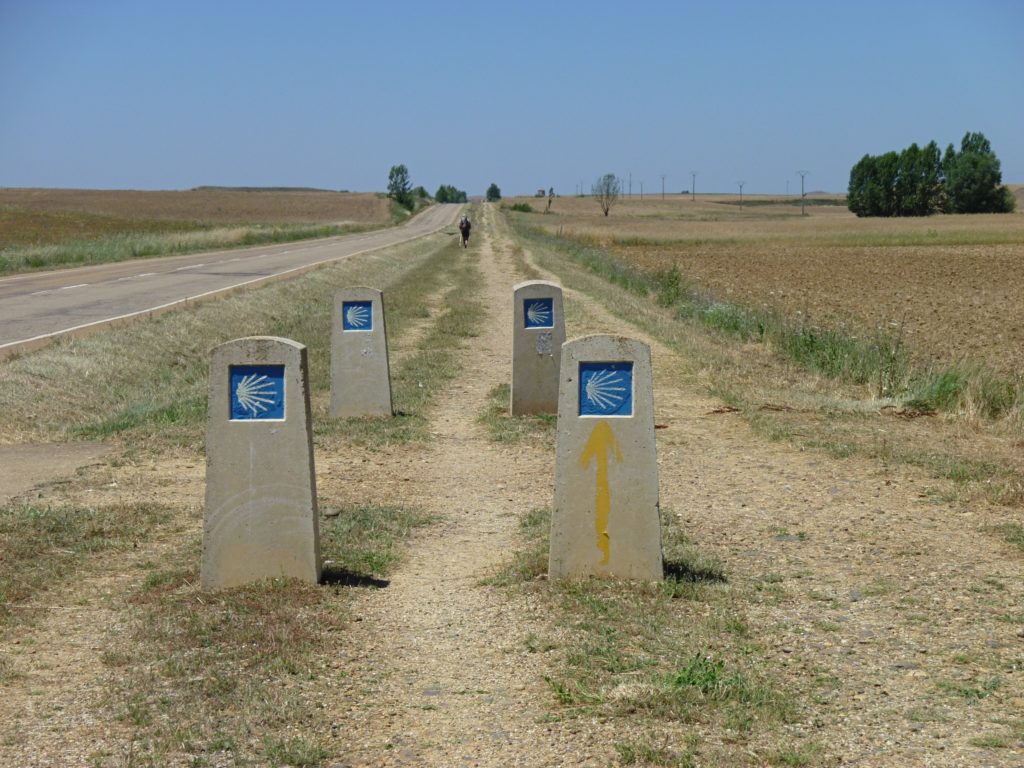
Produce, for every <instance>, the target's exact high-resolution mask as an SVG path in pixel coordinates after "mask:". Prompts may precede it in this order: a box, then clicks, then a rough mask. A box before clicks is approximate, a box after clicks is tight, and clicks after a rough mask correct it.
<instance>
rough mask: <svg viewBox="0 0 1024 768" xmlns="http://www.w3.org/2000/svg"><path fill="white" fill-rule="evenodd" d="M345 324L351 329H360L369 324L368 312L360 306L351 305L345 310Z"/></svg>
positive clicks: (367, 309)
mask: <svg viewBox="0 0 1024 768" xmlns="http://www.w3.org/2000/svg"><path fill="white" fill-rule="evenodd" d="M345 322H347V323H348V324H349V326H350V327H352V328H362V327H363V326H365V325H366V324H367V323H369V322H370V310H369V308H367V307H365V306H363V305H362V304H353V305H352V306H350V307H349V308H348V309H346V310H345Z"/></svg>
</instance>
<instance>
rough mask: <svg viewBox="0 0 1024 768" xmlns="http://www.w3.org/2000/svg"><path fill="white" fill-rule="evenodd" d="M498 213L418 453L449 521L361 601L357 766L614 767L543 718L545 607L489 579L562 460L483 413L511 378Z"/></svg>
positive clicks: (423, 492) (418, 481)
mask: <svg viewBox="0 0 1024 768" xmlns="http://www.w3.org/2000/svg"><path fill="white" fill-rule="evenodd" d="M492 216H493V214H491V215H488V216H487V218H486V219H485V220H484V221H483V222H481V224H482V226H481V225H478V226H477V227H476V228H475V229H474V234H478V238H477V243H476V244H475V245H474V248H476V249H477V250H478V253H479V266H480V269H481V271H482V272H483V275H484V290H483V297H482V299H483V304H484V306H485V307H486V308H487V317H486V319H485V320H484V321H483V322H482V323H481V325H480V335H479V336H478V337H476V338H475V339H473V341H472V344H471V345H470V346H469V347H468V348H467V349H466V350H464V357H463V361H462V362H463V365H464V367H465V370H464V372H463V375H461V376H460V378H459V380H458V382H457V383H456V385H455V386H454V387H453V388H452V389H451V390H450V391H449V392H448V393H446V395H445V396H443V397H442V399H441V400H442V402H441V403H440V404H439V405H438V406H437V408H436V410H435V411H434V413H433V414H432V415H431V423H432V430H433V433H434V440H433V441H432V443H431V444H430V445H429V446H428V447H424V448H422V449H421V451H422V453H421V454H420V455H419V456H414V457H411V458H408V459H407V462H408V464H407V465H406V467H405V469H404V471H403V472H400V474H402V475H403V476H409V477H410V478H411V480H413V481H415V488H414V494H413V495H412V496H410V497H409V501H410V502H412V501H415V503H416V504H417V506H420V507H422V508H424V509H426V510H428V511H429V512H430V513H431V514H433V515H435V516H436V517H437V518H438V520H439V523H438V524H436V525H434V526H432V527H431V528H430V530H429V532H428V533H427V534H424V535H421V536H420V537H418V538H417V539H416V540H414V541H413V542H412V543H411V545H410V547H409V555H408V558H407V559H406V561H405V562H404V563H403V565H402V566H401V567H400V569H399V570H398V572H397V573H395V574H394V575H393V578H392V579H391V583H390V586H388V587H387V588H386V589H383V590H374V591H369V592H367V593H366V594H365V595H364V596H363V598H362V599H361V600H359V601H358V602H357V604H356V605H355V606H354V608H353V612H354V614H355V615H356V617H357V618H358V620H357V621H356V622H355V623H354V625H353V626H352V628H351V631H350V634H349V643H347V645H348V647H349V648H350V649H351V656H350V657H349V658H348V659H347V660H345V662H344V664H343V665H344V666H345V667H347V668H348V669H349V672H350V673H351V674H352V678H351V680H350V684H349V685H348V688H347V690H346V692H345V694H344V696H343V697H342V701H339V702H337V704H336V706H337V707H338V709H337V711H336V712H335V713H334V714H333V715H332V720H335V721H339V722H341V723H343V729H344V731H345V733H346V735H345V741H346V747H345V751H346V754H347V758H346V760H343V761H342V762H341V763H340V765H352V766H400V765H418V766H423V765H431V766H463V765H465V766H556V765H606V764H607V760H608V753H609V747H608V745H607V744H603V745H600V746H594V745H593V740H592V739H590V738H588V737H587V736H586V734H585V733H574V732H573V731H580V730H585V729H583V728H582V727H581V724H580V723H574V724H573V725H572V729H571V730H570V729H568V728H567V727H566V726H565V725H564V724H559V723H546V722H544V719H545V718H544V715H545V714H546V713H547V712H548V711H549V706H548V702H550V700H551V699H550V697H551V693H550V690H549V689H548V687H547V685H546V684H545V683H544V681H543V669H541V668H540V667H539V665H540V664H541V663H542V660H541V659H539V658H538V657H537V656H536V655H531V654H528V653H526V641H527V634H528V631H529V630H528V627H529V626H530V625H531V623H533V625H536V623H537V622H538V621H539V620H540V617H538V616H537V615H536V610H535V607H534V606H531V605H529V604H528V603H526V602H519V601H517V600H516V599H513V600H512V601H511V602H510V601H509V599H508V596H507V594H506V593H505V592H504V591H502V592H494V591H493V590H492V589H491V588H490V587H488V586H486V585H483V584H482V583H481V580H482V579H484V578H486V577H487V576H488V575H490V574H492V573H494V571H496V570H497V569H498V567H500V566H501V565H502V564H503V563H505V562H506V561H507V560H508V559H509V557H510V555H511V553H512V551H513V550H514V549H515V548H516V547H517V545H518V540H517V534H516V531H517V527H518V520H519V517H520V516H521V515H522V514H523V513H525V512H527V511H529V510H530V509H533V508H535V507H539V506H546V505H548V504H550V501H551V494H552V488H553V483H554V476H553V467H552V462H551V457H550V456H549V455H547V452H546V451H543V450H539V449H535V448H531V447H529V446H525V447H522V446H520V447H517V448H515V449H509V448H503V447H500V446H497V445H495V444H494V443H492V442H491V441H490V440H489V439H488V438H487V436H486V435H485V434H484V432H483V428H482V427H481V426H480V425H478V424H477V423H476V417H477V416H478V414H480V413H481V412H482V411H483V410H484V408H485V403H486V399H487V394H488V392H489V391H490V390H491V389H492V388H493V387H494V386H496V385H497V384H500V383H502V382H507V381H509V379H510V376H511V341H512V339H511V331H512V329H511V286H512V285H513V284H514V283H515V282H517V281H518V280H519V279H521V278H519V277H518V276H517V275H516V274H515V273H514V271H513V265H512V259H511V257H510V255H509V247H508V243H507V242H504V241H501V240H496V239H495V238H493V237H489V236H486V235H485V232H493V231H494V227H493V226H492V224H493V222H492V221H490V219H491V218H492Z"/></svg>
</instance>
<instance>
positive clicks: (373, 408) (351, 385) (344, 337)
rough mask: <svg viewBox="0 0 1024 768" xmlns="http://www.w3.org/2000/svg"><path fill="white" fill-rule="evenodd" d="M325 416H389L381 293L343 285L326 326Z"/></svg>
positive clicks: (389, 391) (389, 388) (372, 289)
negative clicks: (328, 400)
mask: <svg viewBox="0 0 1024 768" xmlns="http://www.w3.org/2000/svg"><path fill="white" fill-rule="evenodd" d="M330 413H331V416H333V417H335V418H348V417H351V416H391V415H393V413H394V411H393V406H392V402H391V369H390V367H389V365H388V337H387V330H386V328H385V325H384V294H382V293H381V292H380V291H378V290H377V289H376V288H343V289H341V290H340V291H338V292H337V293H336V294H335V295H334V313H333V325H332V326H331V409H330Z"/></svg>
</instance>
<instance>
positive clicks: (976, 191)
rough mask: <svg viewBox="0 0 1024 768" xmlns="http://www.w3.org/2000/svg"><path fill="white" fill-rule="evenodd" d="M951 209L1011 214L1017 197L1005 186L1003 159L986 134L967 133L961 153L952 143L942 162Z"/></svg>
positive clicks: (953, 211) (955, 210)
mask: <svg viewBox="0 0 1024 768" xmlns="http://www.w3.org/2000/svg"><path fill="white" fill-rule="evenodd" d="M942 171H943V173H944V175H945V180H946V197H947V200H948V203H947V208H948V210H949V211H950V212H951V213H1008V212H1010V211H1012V210H1013V208H1014V199H1013V195H1012V194H1010V191H1009V190H1008V189H1007V188H1006V187H1004V186H1003V185H1002V182H1003V173H1002V170H1001V167H1000V164H999V158H998V157H996V154H995V152H993V151H992V145H991V144H990V143H989V140H988V139H986V138H985V135H984V134H982V133H966V134H964V137H963V139H962V140H961V141H960V152H959V153H958V152H957V151H956V150H954V149H953V145H952V144H950V145H949V147H947V149H946V154H945V155H944V156H943V159H942Z"/></svg>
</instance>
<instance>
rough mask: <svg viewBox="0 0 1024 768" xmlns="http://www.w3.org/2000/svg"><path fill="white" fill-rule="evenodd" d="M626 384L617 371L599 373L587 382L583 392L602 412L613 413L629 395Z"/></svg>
mask: <svg viewBox="0 0 1024 768" xmlns="http://www.w3.org/2000/svg"><path fill="white" fill-rule="evenodd" d="M624 383H625V379H623V378H622V377H621V376H619V375H618V372H617V371H608V370H605V371H597V372H596V373H594V375H593V376H591V377H590V378H589V379H588V380H587V384H586V386H585V387H584V388H583V390H584V393H585V394H586V396H587V399H588V400H589V401H590V402H592V403H593V404H594V405H595V406H597V407H598V408H600V409H601V410H602V411H613V410H615V409H616V408H618V407H619V406H620V405H622V403H623V401H625V399H626V397H627V395H628V394H629V389H628V388H627V387H625V386H623V384H624Z"/></svg>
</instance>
